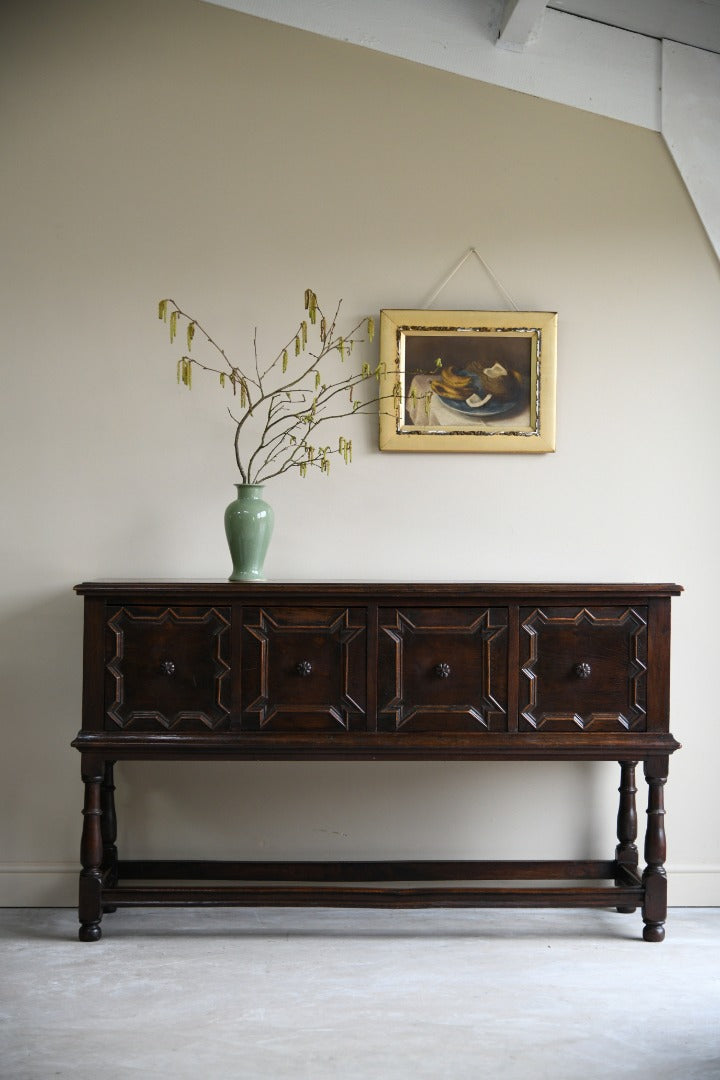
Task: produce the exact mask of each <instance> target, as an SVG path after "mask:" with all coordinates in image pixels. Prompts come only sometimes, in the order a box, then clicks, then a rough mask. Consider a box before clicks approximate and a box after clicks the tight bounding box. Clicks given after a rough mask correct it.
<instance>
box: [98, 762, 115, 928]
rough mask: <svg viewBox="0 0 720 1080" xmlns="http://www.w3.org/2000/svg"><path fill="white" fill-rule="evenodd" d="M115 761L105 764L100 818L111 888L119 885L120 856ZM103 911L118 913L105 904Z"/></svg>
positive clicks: (107, 880)
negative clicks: (118, 849)
mask: <svg viewBox="0 0 720 1080" xmlns="http://www.w3.org/2000/svg"><path fill="white" fill-rule="evenodd" d="M114 764H115V762H114V761H106V762H105V775H104V777H103V782H102V787H101V788H100V806H101V809H102V816H101V818H100V830H101V832H102V843H103V859H102V870H103V874H104V877H105V883H106V885H109V886H110V887H111V888H112V887H113V886H114V885H117V880H118V868H117V863H118V855H117V847H116V846H115V841H116V839H117V818H116V816H115V784H114V782H113V766H114ZM103 911H105V912H112V911H117V908H116V906H115V905H114V904H104V905H103Z"/></svg>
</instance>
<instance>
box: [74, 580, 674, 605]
mask: <svg viewBox="0 0 720 1080" xmlns="http://www.w3.org/2000/svg"><path fill="white" fill-rule="evenodd" d="M75 591H76V592H77V593H79V594H80V595H82V596H98V597H101V596H117V595H118V594H122V595H124V596H133V597H139V596H153V595H160V594H162V595H167V594H168V593H172V595H173V596H174V597H177V598H180V597H192V596H208V595H213V596H216V595H218V594H222V595H223V597H226V598H227V599H232V598H234V597H236V598H247V597H256V598H257V597H280V596H283V597H286V596H288V595H290V594H291V595H293V596H297V597H303V596H308V597H310V596H312V598H313V599H315V600H319V599H322V598H325V597H332V596H336V595H338V594H342V595H343V596H345V597H348V596H356V597H358V598H363V599H365V600H383V599H385V598H389V597H393V596H397V595H398V594H402V595H403V596H404V597H407V596H413V597H415V598H418V599H422V598H427V599H430V600H436V601H437V600H443V599H447V598H449V597H452V598H459V597H463V598H465V599H473V598H482V599H484V600H512V599H519V598H522V599H525V600H528V599H538V598H541V597H542V598H548V599H558V598H563V597H567V598H569V599H573V598H579V597H582V598H583V599H592V598H593V597H598V598H599V597H602V598H603V599H607V598H609V597H618V598H619V599H628V598H633V597H645V598H648V597H651V596H679V595H680V593H681V592H682V591H683V589H682V586H681V585H675V584H672V583H665V584H657V583H655V584H640V583H636V582H617V583H609V584H608V583H602V584H592V583H571V582H567V583H563V582H560V583H558V582H555V583H552V584H550V583H547V582H530V583H520V582H477V581H473V582H453V581H441V582H412V581H383V582H367V581H313V582H311V581H308V580H307V579H305V580H302V581H293V580H287V581H276V580H269V581H250V582H247V581H242V582H229V581H226V580H223V579H169V578H168V579H165V578H153V579H148V580H141V579H127V580H124V579H121V578H118V579H108V580H103V581H85V582H82V583H81V584H79V585H76V586H75Z"/></svg>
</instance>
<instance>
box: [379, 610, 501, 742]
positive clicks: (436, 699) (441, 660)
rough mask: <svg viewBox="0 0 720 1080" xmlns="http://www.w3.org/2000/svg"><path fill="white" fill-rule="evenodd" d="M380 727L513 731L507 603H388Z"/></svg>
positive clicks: (381, 640) (384, 615) (383, 637)
mask: <svg viewBox="0 0 720 1080" xmlns="http://www.w3.org/2000/svg"><path fill="white" fill-rule="evenodd" d="M379 619H380V628H379V629H380V634H379V673H378V728H379V729H380V730H381V731H398V732H404V733H412V732H438V733H443V732H478V733H482V732H483V731H506V730H507V650H508V630H507V609H506V608H402V609H398V608H381V609H380V613H379Z"/></svg>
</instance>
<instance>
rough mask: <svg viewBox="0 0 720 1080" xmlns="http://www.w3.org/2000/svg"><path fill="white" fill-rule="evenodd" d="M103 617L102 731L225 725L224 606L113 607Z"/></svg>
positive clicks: (227, 682)
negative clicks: (103, 702) (103, 711)
mask: <svg viewBox="0 0 720 1080" xmlns="http://www.w3.org/2000/svg"><path fill="white" fill-rule="evenodd" d="M107 616H108V617H107V623H106V630H105V728H106V729H107V730H111V731H117V729H118V728H122V729H126V728H130V729H132V730H134V731H167V730H173V731H207V730H208V729H210V730H222V729H224V728H227V727H229V719H230V608H229V607H211V608H208V607H196V606H185V605H180V606H177V607H166V606H162V605H130V606H128V607H121V606H112V607H109V608H108V611H107Z"/></svg>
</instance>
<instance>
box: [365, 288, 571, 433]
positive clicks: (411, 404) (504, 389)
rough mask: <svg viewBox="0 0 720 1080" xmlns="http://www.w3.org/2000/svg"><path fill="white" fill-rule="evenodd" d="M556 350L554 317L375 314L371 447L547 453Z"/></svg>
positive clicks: (552, 314) (474, 313)
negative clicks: (374, 441) (377, 390)
mask: <svg viewBox="0 0 720 1080" xmlns="http://www.w3.org/2000/svg"><path fill="white" fill-rule="evenodd" d="M556 348H557V314H556V313H555V312H548V311H511V312H508V311H412V310H400V309H386V310H384V311H382V312H381V313H380V369H379V372H380V380H381V395H382V396H384V397H385V399H386V400H387V399H388V397H390V396H392V399H393V408H385V409H383V410H382V411H381V413H380V449H381V450H420V451H434V450H439V451H462V452H467V451H485V452H487V451H502V452H507V451H510V452H519V453H533V452H535V453H538V452H540V453H547V452H549V451H552V450H554V449H555V372H556ZM383 384H384V385H383Z"/></svg>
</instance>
